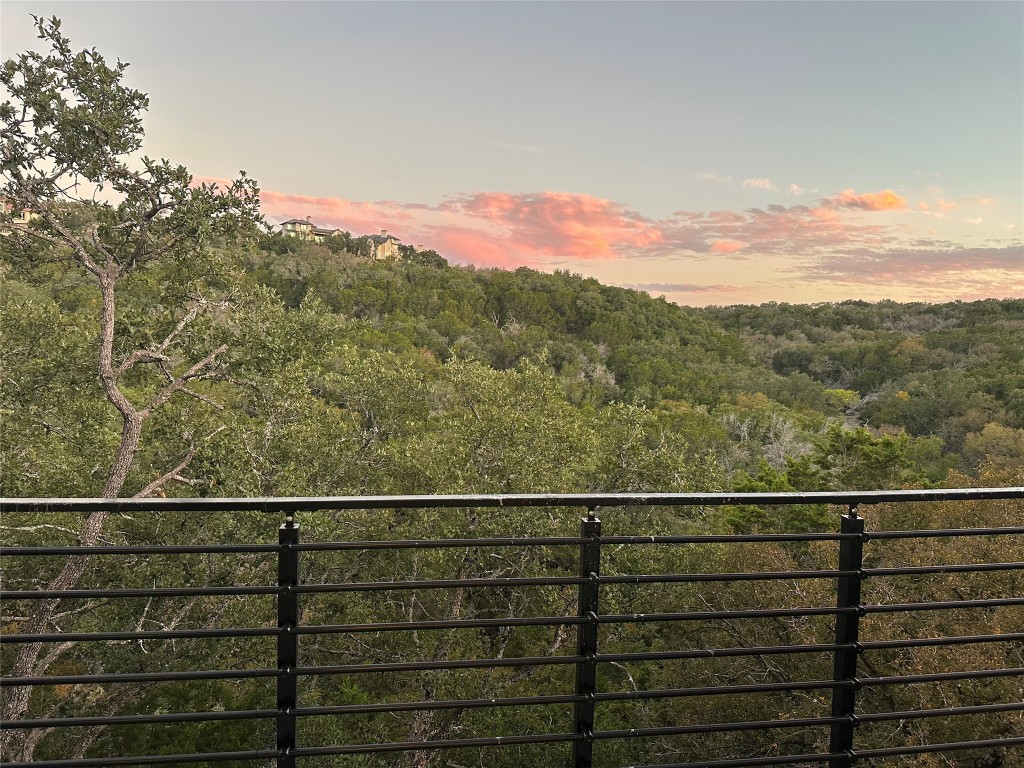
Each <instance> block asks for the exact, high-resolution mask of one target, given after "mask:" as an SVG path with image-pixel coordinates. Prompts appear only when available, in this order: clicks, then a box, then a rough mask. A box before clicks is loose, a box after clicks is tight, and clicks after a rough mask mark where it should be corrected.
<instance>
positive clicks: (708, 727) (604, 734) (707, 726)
mask: <svg viewBox="0 0 1024 768" xmlns="http://www.w3.org/2000/svg"><path fill="white" fill-rule="evenodd" d="M842 722H847V719H846V718H845V717H794V718H792V719H789V720H750V721H746V722H740V723H702V724H699V725H667V726H661V727H656V728H630V729H628V730H625V729H623V730H615V731H594V739H595V740H598V739H600V740H607V739H633V738H647V737H651V736H681V735H683V734H687V733H727V732H736V731H767V730H772V729H775V728H813V727H816V726H826V725H832V724H833V723H842Z"/></svg>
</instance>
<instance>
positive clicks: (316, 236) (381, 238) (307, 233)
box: [281, 216, 402, 259]
mask: <svg viewBox="0 0 1024 768" xmlns="http://www.w3.org/2000/svg"><path fill="white" fill-rule="evenodd" d="M281 234H282V235H286V236H288V237H297V238H299V239H300V240H311V241H313V242H316V243H322V242H323V241H324V240H325V239H327V238H328V237H338V236H340V235H344V234H346V233H345V232H344V231H343V230H340V229H324V228H322V227H318V226H316V225H315V224H314V223H313V220H312V217H311V216H307V217H306V218H305V219H289V220H288V221H284V222H281ZM366 239H367V240H368V241H369V243H370V254H369V256H370V258H372V259H394V258H397V257H398V247H399V245H400V244H401V242H402V241H401V240H399V239H398V238H397V237H395V236H394V235H389V234H388V231H387V230H386V229H382V230H381V231H380V234H379V235H367V236H366Z"/></svg>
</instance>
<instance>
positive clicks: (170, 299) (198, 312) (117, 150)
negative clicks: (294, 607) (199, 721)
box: [0, 18, 262, 759]
mask: <svg viewBox="0 0 1024 768" xmlns="http://www.w3.org/2000/svg"><path fill="white" fill-rule="evenodd" d="M36 25H37V29H38V33H39V38H40V39H41V40H43V41H44V42H45V43H46V44H48V45H49V47H50V51H49V53H47V54H40V53H36V52H32V51H30V52H26V53H22V54H20V55H18V56H16V57H15V58H13V59H9V60H7V61H5V62H4V63H3V65H2V67H0V84H2V85H3V87H4V89H5V91H6V98H5V101H4V102H3V104H2V105H0V123H2V129H0V130H2V134H0V135H2V139H0V164H2V168H3V185H2V188H0V195H2V197H3V198H4V200H5V202H6V203H7V205H9V206H10V207H11V209H12V210H13V211H23V210H27V211H29V212H30V213H31V214H32V216H33V218H32V220H31V221H30V222H29V223H28V224H27V225H26V224H11V228H12V232H11V234H10V236H8V237H6V238H4V239H3V250H4V254H3V255H4V260H5V262H7V263H8V264H9V265H12V266H13V267H14V268H15V269H31V268H32V267H38V266H39V265H40V263H41V262H44V261H56V262H67V263H68V264H70V265H72V266H73V267H74V269H75V270H77V271H78V273H79V274H80V275H82V276H84V277H85V278H86V281H87V283H88V284H89V285H91V286H92V290H93V291H97V292H98V294H99V295H98V301H96V302H95V315H94V317H93V318H92V320H91V323H89V324H87V325H88V330H89V331H91V332H93V333H95V337H94V338H95V341H94V342H93V343H92V350H93V365H94V366H95V371H96V375H97V378H98V382H99V394H100V398H99V400H98V402H100V403H102V402H104V401H105V403H106V404H107V406H109V407H110V408H112V409H113V411H114V412H115V413H116V420H117V421H118V422H119V428H118V429H117V431H118V432H119V435H120V436H119V438H118V439H117V440H116V445H115V447H114V449H113V453H112V455H109V456H106V457H102V456H96V457H94V460H95V461H96V462H97V463H100V464H105V465H106V467H107V469H106V471H105V473H104V475H105V476H104V479H103V482H102V487H100V488H99V489H97V490H98V491H99V494H100V495H102V496H105V497H114V496H119V495H122V494H123V493H124V492H125V490H126V485H127V486H128V491H129V492H131V493H134V495H136V496H144V495H149V494H152V493H155V492H158V491H160V490H161V489H162V488H163V487H164V486H165V485H167V484H168V483H171V482H173V481H175V480H178V479H180V478H181V477H182V472H183V471H184V470H185V468H186V467H187V466H188V465H189V463H190V462H191V461H192V460H193V459H194V457H195V455H196V453H197V451H198V450H199V449H200V447H201V446H200V443H201V440H199V439H193V440H192V441H191V444H190V445H188V447H187V448H186V449H185V450H184V451H183V453H182V454H181V455H179V456H177V457H176V458H175V459H174V460H173V461H171V462H170V463H169V464H168V465H167V466H165V467H164V468H163V469H162V470H161V471H159V472H157V473H156V475H155V476H153V477H151V478H149V479H148V480H145V481H140V480H139V479H138V478H134V482H130V481H131V480H132V479H133V476H132V472H133V470H135V469H136V467H137V463H138V461H139V458H140V455H142V454H143V453H144V452H145V446H144V443H143V427H144V425H146V424H149V423H159V421H160V416H161V414H162V412H163V411H165V410H166V408H167V407H168V404H169V403H170V402H171V401H172V400H178V399H180V398H182V397H189V396H191V397H192V398H194V399H196V400H198V401H200V402H209V401H210V399H209V397H208V396H207V395H206V394H204V392H203V385H204V382H205V381H207V380H209V379H212V378H215V377H216V376H218V375H219V373H220V372H221V371H222V369H223V365H224V357H225V353H226V352H227V347H226V346H225V345H223V344H221V345H216V346H206V345H205V343H204V341H205V339H206V338H207V336H206V334H204V333H203V332H202V331H201V330H199V329H201V328H202V326H203V325H204V321H205V320H206V319H207V318H208V316H209V315H210V314H213V313H216V312H217V311H219V310H220V309H221V308H222V307H223V297H224V295H225V293H226V292H227V290H228V277H229V275H230V270H229V269H227V265H226V264H225V263H224V262H223V259H221V258H219V257H218V254H217V253H216V252H215V250H214V249H213V248H212V246H213V245H214V244H215V243H218V242H229V243H231V242H235V241H237V240H238V239H239V238H246V237H251V236H253V235H255V233H256V231H257V228H258V226H259V225H260V224H261V222H262V219H261V217H260V216H259V211H258V208H259V189H258V187H257V185H256V184H255V182H253V181H252V180H250V179H247V178H246V177H245V175H244V173H243V174H242V175H241V177H240V178H239V179H238V180H237V181H235V182H232V183H231V184H229V185H228V186H227V188H226V189H221V188H218V187H217V186H216V185H212V184H194V183H193V179H192V176H191V175H190V174H189V172H188V170H187V169H186V168H184V167H183V166H180V165H174V164H172V163H170V162H169V161H167V160H159V161H157V160H152V159H150V158H148V157H145V156H143V157H139V154H138V153H139V151H140V150H141V147H142V137H143V129H142V113H143V112H144V111H145V110H146V109H147V108H148V105H149V100H148V97H147V96H146V95H145V94H144V93H142V92H140V91H137V90H134V89H132V88H129V87H127V86H126V85H125V84H124V83H123V82H122V80H123V77H124V73H125V69H126V67H127V65H126V64H123V63H120V62H118V63H117V64H115V65H113V66H110V65H108V64H107V63H106V61H105V59H104V58H103V56H101V55H100V54H99V53H98V52H97V51H95V50H88V49H87V50H82V51H79V52H75V51H73V50H72V47H71V43H70V41H69V40H68V38H66V37H65V36H64V35H63V34H62V33H61V32H60V21H59V20H58V19H56V18H53V19H50V20H46V19H42V18H36ZM7 218H8V220H9V219H10V217H9V216H8V217H7ZM129 286H130V287H131V288H132V289H133V290H134V291H136V292H137V293H136V295H141V296H146V295H147V293H149V295H150V296H155V297H157V299H158V303H157V304H156V306H150V307H149V308H148V309H147V310H146V311H145V312H141V313H140V312H133V311H132V310H133V308H132V307H122V306H121V301H120V300H121V297H122V296H123V294H124V292H125V291H126V289H128V287H129ZM147 288H148V289H149V290H148V291H147ZM94 295H95V294H94ZM134 309H138V308H134ZM141 317H146V318H147V319H148V320H149V322H147V323H145V324H144V326H140V325H138V324H137V323H136V322H135V321H136V320H138V319H140V318H141ZM29 320H30V318H29ZM61 362H65V363H66V364H67V365H69V366H70V365H72V364H73V363H74V362H76V360H71V359H69V360H67V361H61ZM58 367H59V366H58ZM9 391H10V390H9ZM29 397H31V395H29ZM29 402H31V400H26V399H24V398H23V399H21V400H19V401H16V402H15V403H13V404H12V406H13V407H12V410H14V409H18V408H26V407H29V406H28V403H29ZM165 428H166V425H165ZM186 431H187V430H186ZM189 442H190V441H189V440H188V439H186V443H189ZM101 445H102V443H101ZM92 492H93V493H95V492H96V491H92ZM106 518H107V514H106V513H104V512H97V513H94V514H93V515H91V516H90V517H89V518H88V519H87V520H86V521H85V523H84V525H83V526H82V528H81V530H80V531H79V534H78V538H79V540H80V541H81V543H82V544H85V545H91V544H94V543H96V541H97V540H98V538H99V536H100V534H101V532H102V530H103V525H104V522H105V521H106ZM86 566H87V558H85V557H72V558H68V560H67V562H66V564H65V566H64V568H63V569H62V570H61V571H60V573H59V574H57V576H56V577H55V578H54V579H53V581H52V582H51V584H50V588H51V589H67V588H70V587H72V586H73V585H74V584H76V583H77V582H78V580H79V579H80V578H81V576H82V575H83V573H84V572H85V569H86ZM59 602H60V601H59V600H46V601H38V602H37V603H36V604H35V606H34V608H33V610H32V612H31V616H30V618H29V621H28V622H27V623H26V626H25V628H24V631H27V632H39V631H42V630H43V629H44V628H45V627H47V626H48V625H49V623H50V621H51V619H52V618H53V616H54V613H55V611H56V609H57V607H58V605H59ZM39 653H40V646H39V645H37V644H26V645H23V646H21V649H20V651H19V653H18V656H17V658H16V659H15V661H14V664H13V669H12V673H13V674H15V675H24V674H32V673H39V672H40V671H41V670H40V669H38V667H37V664H38V662H39ZM51 657H52V654H51ZM29 691H30V689H27V688H19V689H16V690H15V691H14V692H13V693H12V694H11V695H10V696H8V697H6V700H5V703H4V717H5V718H10V719H14V718H17V717H19V716H21V715H22V714H23V713H24V712H25V710H26V708H27V707H28V697H29ZM11 733H12V732H11V731H5V732H4V737H5V741H4V745H3V746H4V747H5V751H6V750H7V749H8V748H9V745H10V734H11ZM33 746H34V742H33V741H32V740H27V741H26V743H25V745H24V748H23V749H21V750H20V757H21V758H22V759H31V751H32V748H33Z"/></svg>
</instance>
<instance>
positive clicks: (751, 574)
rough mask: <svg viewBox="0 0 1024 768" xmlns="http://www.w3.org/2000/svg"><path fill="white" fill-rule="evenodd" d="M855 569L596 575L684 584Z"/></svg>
mask: <svg viewBox="0 0 1024 768" xmlns="http://www.w3.org/2000/svg"><path fill="white" fill-rule="evenodd" d="M856 575H857V571H831V570H823V571H741V572H738V573H668V574H638V575H636V576H598V577H597V579H596V580H597V582H598V583H600V584H676V583H680V584H685V583H689V582H709V581H712V582H713V581H776V580H796V579H838V578H840V577H842V576H856Z"/></svg>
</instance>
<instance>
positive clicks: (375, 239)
mask: <svg viewBox="0 0 1024 768" xmlns="http://www.w3.org/2000/svg"><path fill="white" fill-rule="evenodd" d="M370 242H371V243H373V258H375V259H394V258H396V257H397V256H398V244H399V243H400V242H402V241H401V240H399V239H398V238H397V237H395V236H394V235H389V234H388V231H387V230H386V229H382V230H381V231H380V234H379V235H370Z"/></svg>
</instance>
